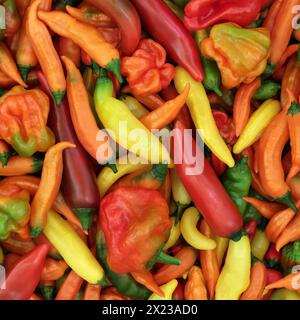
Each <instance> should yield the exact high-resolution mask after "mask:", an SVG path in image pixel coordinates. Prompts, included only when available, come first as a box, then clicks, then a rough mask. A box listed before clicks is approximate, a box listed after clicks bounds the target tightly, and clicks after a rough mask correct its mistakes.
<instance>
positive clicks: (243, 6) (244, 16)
mask: <svg viewBox="0 0 300 320" xmlns="http://www.w3.org/2000/svg"><path fill="white" fill-rule="evenodd" d="M261 9H262V4H261V0H252V1H248V0H192V1H190V2H189V3H188V4H187V5H186V7H185V9H184V11H185V17H184V24H185V26H186V27H187V28H188V29H189V30H199V29H204V28H207V27H210V26H212V25H214V24H217V23H221V22H234V23H237V24H239V25H240V26H242V27H246V26H248V25H249V24H250V23H251V22H253V21H254V20H256V19H257V17H258V15H259V12H260V10H261Z"/></svg>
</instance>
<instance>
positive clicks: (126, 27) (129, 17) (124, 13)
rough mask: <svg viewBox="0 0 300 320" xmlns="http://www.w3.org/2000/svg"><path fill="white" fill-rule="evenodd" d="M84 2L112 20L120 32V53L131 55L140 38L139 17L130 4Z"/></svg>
mask: <svg viewBox="0 0 300 320" xmlns="http://www.w3.org/2000/svg"><path fill="white" fill-rule="evenodd" d="M86 2H87V3H90V4H92V5H93V6H95V7H97V8H98V9H100V10H101V11H103V12H104V13H105V14H107V15H108V16H109V17H111V18H112V19H113V20H114V22H115V23H116V24H117V25H118V27H119V28H120V30H121V51H122V53H123V54H125V55H131V54H132V53H133V52H134V51H135V49H136V48H137V46H138V44H139V41H140V38H141V21H140V17H139V15H138V13H137V12H136V10H135V8H134V6H133V5H132V4H131V2H130V1H129V0H113V1H102V0H86Z"/></svg>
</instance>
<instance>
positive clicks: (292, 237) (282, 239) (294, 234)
mask: <svg viewBox="0 0 300 320" xmlns="http://www.w3.org/2000/svg"><path fill="white" fill-rule="evenodd" d="M298 239H300V215H299V213H298V214H296V216H295V217H294V219H293V220H292V221H291V222H290V223H289V224H288V225H287V227H286V228H285V229H284V230H283V232H282V233H281V235H280V236H279V238H278V239H277V241H276V250H277V251H279V250H280V249H281V248H282V247H283V246H285V245H286V244H288V243H289V242H292V241H296V240H298Z"/></svg>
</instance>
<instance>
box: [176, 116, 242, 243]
mask: <svg viewBox="0 0 300 320" xmlns="http://www.w3.org/2000/svg"><path fill="white" fill-rule="evenodd" d="M184 129H185V128H184V127H183V125H182V124H181V123H180V122H179V121H177V122H176V123H175V130H174V140H173V141H174V159H180V160H181V161H175V160H174V162H175V168H176V171H177V173H178V175H179V177H180V179H181V181H182V182H183V184H184V186H185V188H186V190H187V192H188V193H189V195H190V196H191V198H192V199H193V202H194V204H195V206H196V207H197V208H198V209H199V211H200V212H201V214H203V216H204V218H205V220H206V222H207V223H208V225H209V226H210V227H211V229H212V230H213V232H214V233H215V234H216V235H217V236H221V237H230V238H231V239H233V240H239V239H240V237H241V236H242V234H243V231H242V229H241V228H242V224H243V219H242V216H241V214H240V213H239V211H238V209H237V207H236V206H235V204H234V203H233V202H232V200H231V199H230V197H229V195H228V194H227V192H226V190H225V189H224V187H223V185H222V184H221V182H220V180H219V179H218V177H217V176H216V174H215V172H214V171H213V169H212V167H211V166H210V163H209V161H208V160H207V159H206V158H205V157H204V155H203V153H202V151H201V150H200V148H199V147H198V146H197V144H196V142H195V140H194V139H192V138H191V139H190V141H191V147H190V148H189V147H186V145H185V144H184V145H185V146H183V141H184V140H186V138H187V137H185V139H183V137H184V134H185V135H187V132H186V131H185V130H184ZM192 150H194V152H196V159H195V158H194V157H195V153H194V152H192ZM192 153H193V154H192ZM201 158H202V159H201ZM202 161H203V170H202V171H201V170H199V171H200V172H196V173H193V172H192V171H191V170H194V171H195V166H198V167H197V168H198V169H199V168H200V167H199V163H200V164H201V163H202ZM180 162H181V163H180Z"/></svg>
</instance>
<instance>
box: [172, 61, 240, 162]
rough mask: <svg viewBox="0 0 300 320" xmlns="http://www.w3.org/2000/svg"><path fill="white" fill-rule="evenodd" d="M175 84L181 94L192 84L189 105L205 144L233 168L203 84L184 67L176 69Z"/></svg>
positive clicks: (228, 151) (229, 153) (188, 99)
mask: <svg viewBox="0 0 300 320" xmlns="http://www.w3.org/2000/svg"><path fill="white" fill-rule="evenodd" d="M174 82H175V87H176V89H177V91H178V92H179V93H181V92H182V91H183V90H184V88H185V86H186V85H187V84H188V83H189V84H190V86H191V87H190V92H189V95H188V98H187V105H188V108H189V110H190V113H191V116H192V119H193V121H194V124H195V126H196V128H197V129H200V130H201V131H202V134H203V139H204V143H205V144H206V145H207V146H208V147H209V149H210V150H211V151H212V152H213V153H214V154H215V155H216V156H217V157H218V158H219V159H220V160H222V161H223V162H224V163H226V164H227V165H228V166H229V167H233V166H234V159H233V157H232V155H231V152H230V150H229V149H228V147H227V145H226V143H225V142H224V140H223V138H222V137H221V135H220V132H219V130H218V128H217V125H216V122H215V120H214V117H213V114H212V111H211V106H210V103H209V100H208V97H207V95H206V92H205V89H204V87H203V85H202V83H201V82H197V81H195V80H194V79H193V78H192V77H191V76H190V74H189V73H188V72H187V71H185V70H184V69H183V68H182V67H176V74H175V78H174Z"/></svg>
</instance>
